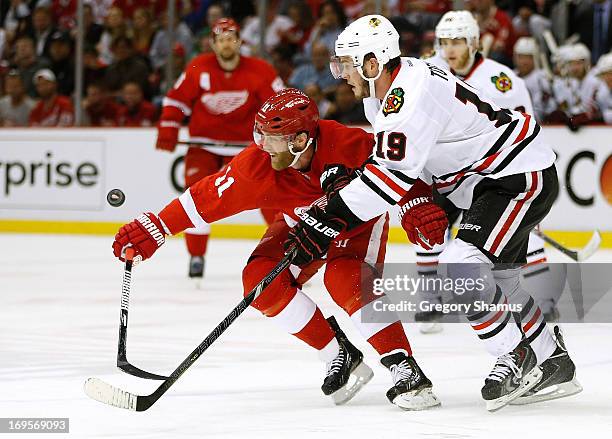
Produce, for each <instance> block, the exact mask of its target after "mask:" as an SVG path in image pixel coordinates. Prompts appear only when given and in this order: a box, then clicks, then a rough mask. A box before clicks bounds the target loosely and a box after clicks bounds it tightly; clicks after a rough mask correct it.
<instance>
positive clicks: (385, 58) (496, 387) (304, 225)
mask: <svg viewBox="0 0 612 439" xmlns="http://www.w3.org/2000/svg"><path fill="white" fill-rule="evenodd" d="M335 52H336V56H335V57H334V58H333V59H332V62H331V68H332V72H333V73H334V74H335V76H337V77H342V78H343V79H345V80H346V81H347V83H348V84H349V85H350V86H351V87H352V89H353V92H354V93H355V95H356V96H357V97H358V98H363V100H364V108H365V113H366V116H367V117H368V120H369V121H370V123H371V124H372V127H373V129H374V133H375V136H376V145H375V146H374V155H373V157H372V159H371V160H370V161H368V163H366V164H364V169H363V173H362V174H361V175H360V176H359V178H356V179H354V180H352V181H351V182H350V183H349V184H348V185H347V186H346V187H344V188H343V189H341V190H340V191H339V192H338V194H337V195H336V196H334V197H333V198H331V199H330V200H329V203H328V206H327V210H326V212H325V213H324V214H320V213H317V212H314V211H309V221H305V220H301V221H300V222H299V223H298V225H297V226H296V230H297V231H296V232H295V233H294V236H300V239H290V240H289V242H288V243H287V244H288V245H296V246H297V251H298V255H300V256H301V257H303V258H305V259H306V260H308V258H312V257H318V256H319V255H320V254H322V253H324V252H325V251H327V248H328V247H329V245H330V243H331V238H329V237H328V236H326V235H325V233H323V231H324V230H327V228H329V227H331V228H334V229H340V230H341V229H343V228H344V227H346V228H347V229H349V230H350V229H352V228H353V227H356V226H357V225H359V224H361V223H363V222H364V221H367V220H369V219H370V218H374V217H376V216H378V215H380V214H381V213H383V212H385V211H388V210H389V209H390V208H391V207H392V206H393V205H395V204H397V203H399V202H400V201H402V202H407V203H408V204H409V205H413V206H415V207H414V209H411V210H415V211H416V210H419V209H418V207H419V205H418V204H416V205H415V203H414V201H415V199H417V198H420V197H421V195H422V194H421V193H415V191H413V190H412V188H413V186H415V185H414V184H415V182H416V181H417V178H421V179H423V180H425V182H427V183H433V184H435V187H436V191H437V193H438V194H439V195H441V196H442V198H444V199H445V200H447V202H450V203H452V204H453V205H454V206H456V207H457V208H459V209H462V210H464V211H465V212H464V215H463V220H462V223H461V226H465V227H460V229H461V230H460V231H459V235H458V237H457V239H455V240H454V241H452V242H451V243H450V244H449V245H448V246H447V247H446V249H445V250H444V252H443V253H442V255H441V258H440V259H441V262H443V263H449V264H450V265H449V266H448V275H449V276H450V279H451V280H460V279H464V280H465V279H472V282H475V281H476V278H478V279H481V280H482V279H484V280H485V284H484V285H483V288H482V289H480V290H479V291H472V292H471V294H470V296H472V297H471V298H472V299H475V300H481V301H482V302H484V303H487V304H493V305H495V307H496V308H498V309H499V308H502V310H501V311H497V310H496V311H491V312H488V311H484V312H476V313H474V312H468V315H467V317H468V320H469V321H470V323H471V325H472V327H473V329H474V330H475V331H476V332H477V334H478V336H479V338H480V339H481V340H483V342H484V344H485V346H486V348H487V350H488V351H489V352H490V353H491V354H493V355H495V356H497V357H498V358H497V361H496V363H495V366H494V368H493V370H492V371H491V373H490V374H489V376H488V377H487V379H486V380H485V385H484V387H483V388H482V396H483V398H484V399H485V401H486V402H487V408H488V409H489V410H497V409H499V408H501V407H503V406H505V405H506V404H508V403H510V402H511V401H514V400H516V399H517V398H518V397H520V396H522V395H524V394H526V392H529V390H531V389H532V388H533V389H538V387H539V386H545V387H549V384H553V385H555V386H562V387H566V386H567V387H571V388H573V389H574V390H573V391H574V393H575V392H577V391H579V390H580V387H579V386H578V385H577V384H575V381H574V375H575V366H574V364H573V362H572V361H571V359H570V358H569V355H568V354H567V351H566V350H565V348H564V346H563V342H562V339H561V338H560V334H559V333H558V330H557V336H558V342H557V343H556V342H555V340H554V339H553V337H552V336H551V334H550V333H549V332H548V329H547V327H546V325H545V323H544V322H541V324H539V325H537V329H536V328H535V326H536V325H535V324H534V323H535V322H536V321H537V320H538V317H539V313H540V310H539V308H538V307H537V306H536V305H534V304H533V299H530V298H529V299H527V301H526V302H525V303H524V304H522V305H523V307H522V309H523V311H524V312H525V315H522V316H521V318H522V319H526V318H529V316H531V319H530V321H529V322H528V323H527V324H526V325H525V326H523V327H521V326H522V325H519V324H517V323H519V322H518V319H517V320H516V321H515V319H514V318H513V315H512V312H510V311H509V310H508V309H507V308H506V309H503V308H504V307H503V306H502V307H499V306H498V305H500V304H507V303H517V302H520V301H522V300H520V299H519V301H517V300H516V298H515V297H513V296H516V295H517V294H518V293H520V288H519V273H518V270H516V269H507V270H503V271H501V272H498V273H497V274H496V275H495V278H494V277H493V273H492V268H493V265H494V264H499V263H501V262H504V263H509V264H516V263H524V260H525V255H526V252H527V240H528V235H529V232H530V231H531V229H532V228H533V227H534V226H535V225H536V224H538V223H539V222H540V220H541V219H542V218H543V217H544V216H545V215H546V214H547V213H548V211H549V210H550V207H551V205H552V203H553V201H554V199H555V196H556V195H557V193H558V181H557V176H556V171H555V167H554V159H555V156H554V153H553V151H552V150H551V149H550V148H548V147H546V145H544V144H543V143H542V140H541V138H540V137H538V133H539V131H540V127H539V126H538V124H537V123H536V121H535V119H534V118H533V117H532V116H530V115H529V114H525V113H520V112H515V111H510V110H505V109H500V108H499V107H498V106H496V105H494V104H491V103H489V102H487V101H486V99H483V98H481V96H480V95H479V94H478V92H477V91H476V90H475V89H473V88H472V87H470V86H469V85H467V84H465V83H464V82H462V81H460V80H459V79H457V78H456V77H455V76H453V75H451V74H449V73H448V72H446V71H444V70H442V69H440V68H438V67H436V66H433V65H431V64H428V63H426V62H424V61H422V60H418V59H414V58H400V50H399V35H398V33H397V31H396V30H395V28H394V27H393V25H392V24H391V23H390V22H389V21H388V20H387V19H386V18H385V17H383V16H379V15H369V16H365V17H362V18H360V19H358V20H356V21H355V22H353V23H352V24H351V25H349V26H348V27H347V28H346V29H345V30H344V31H343V32H342V33H341V34H340V36H339V37H338V39H337V40H336V51H335ZM415 187H416V186H415ZM413 197H416V198H413ZM422 205H427V208H428V210H433V211H435V210H436V209H439V208H437V206H436V205H435V204H434V203H433V201H432V199H431V195H430V196H429V197H426V202H425V203H422V204H421V206H422ZM408 212H410V210H409V211H408ZM419 212H422V210H419ZM411 215H412V214H411ZM442 215H444V213H443V212H442ZM414 216H415V221H414V222H413V225H414V228H415V231H416V232H417V234H418V235H422V237H423V240H424V241H429V238H431V237H435V236H437V238H436V239H432V240H431V241H429V242H430V243H431V244H435V243H439V242H440V240H439V236H440V235H439V234H435V233H433V234H432V233H430V229H429V228H428V226H429V225H430V222H431V221H430V220H431V219H432V217H433V216H435V217H436V218H438V214H435V215H428V216H429V217H418V215H414ZM338 218H341V219H342V220H343V221H344V222H345V223H346V226H344V225H342V226H338V221H337V219H338ZM433 222H434V224H436V225H438V224H439V225H444V228H446V225H445V224H444V223H443V221H437V219H436V220H435V221H433ZM468 225H469V227H467V226H468ZM326 227H327V228H326ZM499 274H502V276H499ZM527 297H529V296H527ZM523 321H524V320H523ZM523 331H524V332H523ZM538 364H542V367H543V368H544V370H545V373H542V370H541V369H540V368H539V367H538ZM542 380H544V381H542ZM553 393H554V392H553ZM568 393H569V391H568V389H563V392H562V393H561V394H559V393H557V394H555V397H560V396H565V395H567V394H568ZM550 395H551V394H548V396H550ZM534 397H535V395H534ZM542 397H544V396H542ZM530 400H533V397H531V399H530Z"/></svg>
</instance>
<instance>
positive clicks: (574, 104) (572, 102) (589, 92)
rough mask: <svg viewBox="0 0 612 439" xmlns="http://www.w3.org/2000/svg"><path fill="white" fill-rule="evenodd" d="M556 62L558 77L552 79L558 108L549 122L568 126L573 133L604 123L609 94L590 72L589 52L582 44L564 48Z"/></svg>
mask: <svg viewBox="0 0 612 439" xmlns="http://www.w3.org/2000/svg"><path fill="white" fill-rule="evenodd" d="M555 61H556V69H557V71H558V75H556V76H555V77H554V79H553V85H552V91H553V96H554V98H555V101H556V106H557V108H556V110H555V111H554V112H553V113H552V114H550V115H549V116H548V117H547V120H548V121H550V122H561V123H563V122H565V123H567V124H568V126H569V127H570V128H571V129H573V130H576V129H578V128H580V127H581V126H582V125H586V124H588V123H591V122H600V121H602V120H603V119H602V108H605V106H606V105H607V100H608V95H609V91H608V88H607V87H606V85H605V84H604V83H603V82H602V81H601V80H600V79H599V78H597V76H596V75H595V74H594V72H591V71H590V70H591V52H590V51H589V49H588V48H587V47H586V46H585V45H584V44H582V43H577V44H568V45H565V46H561V47H559V50H558V52H557V54H556V55H555Z"/></svg>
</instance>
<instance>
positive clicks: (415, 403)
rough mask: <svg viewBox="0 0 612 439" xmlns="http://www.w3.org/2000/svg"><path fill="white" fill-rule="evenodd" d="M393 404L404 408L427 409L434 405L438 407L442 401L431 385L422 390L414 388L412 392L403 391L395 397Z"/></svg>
mask: <svg viewBox="0 0 612 439" xmlns="http://www.w3.org/2000/svg"><path fill="white" fill-rule="evenodd" d="M393 404H395V405H396V406H398V407H399V408H401V409H402V410H412V411H416V410H426V409H429V408H432V407H437V406H439V405H441V404H442V403H441V402H440V400H439V399H438V397H437V396H436V395H435V394H434V393H433V391H432V389H431V387H427V388H425V389H421V390H413V391H412V392H406V393H402V394H401V395H398V396H396V397H395V398H394V399H393Z"/></svg>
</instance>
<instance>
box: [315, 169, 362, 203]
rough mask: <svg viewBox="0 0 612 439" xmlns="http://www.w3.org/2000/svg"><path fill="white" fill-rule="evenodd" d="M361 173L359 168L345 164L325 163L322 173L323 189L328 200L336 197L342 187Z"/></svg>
mask: <svg viewBox="0 0 612 439" xmlns="http://www.w3.org/2000/svg"><path fill="white" fill-rule="evenodd" d="M360 175H361V169H359V168H356V169H355V168H347V167H346V166H344V165H338V164H334V165H325V168H324V171H323V174H321V189H323V192H325V196H326V198H327V201H329V200H331V199H332V198H333V197H335V196H336V195H337V194H338V192H339V191H340V189H342V188H343V187H345V186H346V185H348V184H349V183H350V182H351V181H353V180H354V179H355V178H358V177H359V176H360Z"/></svg>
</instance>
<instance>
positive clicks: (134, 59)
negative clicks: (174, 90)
mask: <svg viewBox="0 0 612 439" xmlns="http://www.w3.org/2000/svg"><path fill="white" fill-rule="evenodd" d="M112 50H113V58H114V59H115V62H114V63H112V64H111V65H109V66H108V68H107V69H106V74H105V78H104V81H105V83H106V86H107V87H108V90H109V92H110V93H111V94H113V95H115V96H118V95H119V93H120V92H121V88H122V87H123V85H124V84H125V83H126V82H129V81H133V82H137V83H139V84H140V85H141V87H142V89H143V90H144V91H145V95H146V96H151V92H150V89H149V82H148V79H149V68H148V66H147V64H146V63H145V62H144V61H143V60H142V58H141V57H139V56H137V55H136V54H135V53H134V46H133V44H132V39H131V38H128V37H125V36H122V37H118V38H117V39H116V40H114V41H113V44H112Z"/></svg>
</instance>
